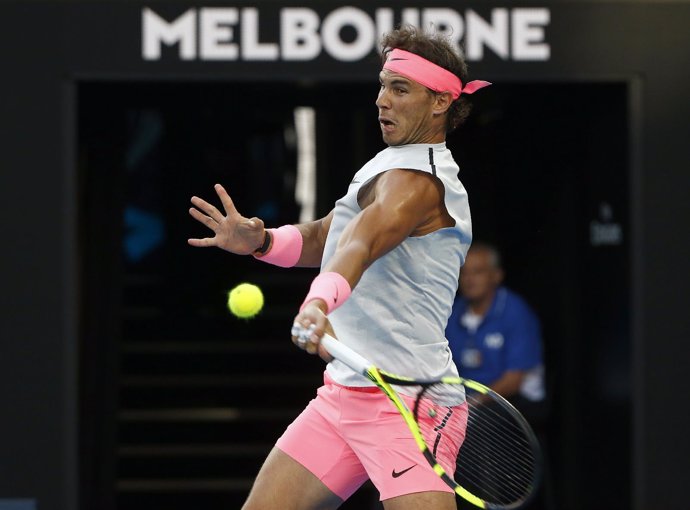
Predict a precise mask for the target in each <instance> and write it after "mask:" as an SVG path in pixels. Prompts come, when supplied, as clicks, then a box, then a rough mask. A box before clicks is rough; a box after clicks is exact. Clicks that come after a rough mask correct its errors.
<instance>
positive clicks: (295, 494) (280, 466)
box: [242, 448, 342, 510]
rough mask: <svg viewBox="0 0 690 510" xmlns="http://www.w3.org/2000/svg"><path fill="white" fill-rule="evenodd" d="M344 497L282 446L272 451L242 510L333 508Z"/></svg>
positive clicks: (326, 509)
mask: <svg viewBox="0 0 690 510" xmlns="http://www.w3.org/2000/svg"><path fill="white" fill-rule="evenodd" d="M341 504H342V500H341V499H340V498H339V497H338V496H336V495H335V494H334V493H333V492H331V491H330V490H329V489H328V487H326V486H325V485H324V484H323V483H322V482H321V481H320V480H319V479H318V478H317V477H316V476H314V474H312V473H311V472H310V471H308V470H307V469H306V468H305V467H304V466H302V465H301V464H300V463H299V462H297V461H296V460H294V459H293V458H292V457H290V456H289V455H287V454H285V453H283V452H282V451H280V450H279V449H278V448H273V450H271V453H269V454H268V457H267V458H266V461H265V462H264V465H263V466H262V467H261V469H260V470H259V474H258V475H257V477H256V480H255V481H254V486H253V487H252V490H251V491H250V493H249V496H248V498H247V501H246V502H245V504H244V506H243V507H242V510H331V509H335V508H338V507H339V506H340V505H341Z"/></svg>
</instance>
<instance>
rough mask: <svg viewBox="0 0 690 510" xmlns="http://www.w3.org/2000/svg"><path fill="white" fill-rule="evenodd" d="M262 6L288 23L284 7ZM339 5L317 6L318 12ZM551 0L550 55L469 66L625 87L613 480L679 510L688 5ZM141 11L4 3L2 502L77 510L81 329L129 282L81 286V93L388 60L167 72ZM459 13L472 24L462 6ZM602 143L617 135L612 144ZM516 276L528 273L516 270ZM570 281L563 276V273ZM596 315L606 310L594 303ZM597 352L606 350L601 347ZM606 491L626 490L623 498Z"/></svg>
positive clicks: (684, 388)
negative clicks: (622, 321)
mask: <svg viewBox="0 0 690 510" xmlns="http://www.w3.org/2000/svg"><path fill="white" fill-rule="evenodd" d="M149 5H161V12H164V11H165V12H169V13H171V15H172V16H176V15H179V14H180V13H181V12H183V11H184V10H186V9H187V8H189V7H192V6H195V5H196V6H201V4H195V3H189V4H185V5H181V4H176V5H173V6H169V5H165V4H159V3H155V4H154V3H152V4H149ZM237 5H239V3H238V4H237ZM243 5H244V4H243ZM247 5H249V4H247ZM261 5H266V6H267V9H273V10H272V11H270V10H269V12H275V9H276V8H277V6H279V5H280V4H277V3H268V2H266V3H265V4H263V3H262V4H261ZM340 5H342V4H340V3H337V2H321V3H319V4H318V6H319V7H318V9H324V10H332V9H334V8H336V7H338V6H340ZM401 5H402V4H401ZM404 5H409V6H417V7H420V6H421V4H413V3H404ZM543 5H549V8H550V11H551V22H550V24H549V26H548V30H547V32H546V33H547V39H548V41H549V43H550V46H551V58H550V60H548V61H545V62H515V61H502V60H500V59H498V58H496V57H495V56H490V55H489V56H487V58H485V59H484V60H482V61H479V62H475V63H472V66H471V69H472V73H473V75H474V76H477V77H482V78H486V79H489V80H492V81H494V82H496V83H497V85H498V84H500V83H501V82H504V83H513V84H518V85H519V84H521V83H522V84H529V83H539V84H541V86H543V85H544V84H549V83H554V84H557V83H561V84H563V83H567V84H577V83H582V84H592V83H595V84H596V83H617V84H621V85H620V86H621V87H623V88H624V89H625V93H624V97H625V101H627V109H626V113H625V119H624V120H625V125H626V126H627V130H628V131H627V143H626V144H625V145H626V147H627V162H626V165H627V169H628V172H629V173H628V175H627V177H626V179H625V180H626V181H627V182H626V184H627V190H628V213H629V218H628V221H627V224H628V225H629V231H627V232H626V234H627V236H626V239H627V242H628V243H629V244H628V246H627V249H628V253H629V259H628V261H629V264H630V267H629V278H628V282H629V291H630V294H629V310H627V316H628V317H629V318H628V320H627V322H628V324H626V327H629V331H630V334H629V336H630V344H629V348H628V351H629V352H628V354H629V355H630V362H629V366H628V368H629V370H630V373H631V383H632V392H631V403H632V405H631V417H632V423H631V425H630V427H631V438H630V450H629V461H630V465H626V461H622V462H621V463H620V464H619V466H618V468H619V469H620V470H621V471H626V470H629V471H628V472H629V473H630V476H629V480H630V484H629V485H630V489H629V490H630V493H631V494H630V497H629V498H626V499H629V500H630V502H631V503H630V504H631V507H632V508H635V509H643V508H644V509H648V508H669V509H676V508H677V509H681V508H684V507H685V504H684V501H685V495H684V494H685V491H684V487H685V486H686V485H687V483H688V481H690V472H689V471H688V463H687V460H686V459H687V458H688V455H689V454H690V451H689V450H688V442H687V441H683V437H684V433H685V431H687V430H688V427H689V426H690V423H688V415H689V414H688V413H687V410H686V400H687V397H686V395H687V392H688V385H687V383H686V377H685V372H686V362H685V360H686V359H687V357H688V348H687V346H686V342H687V338H688V334H689V333H690V324H689V323H688V315H687V314H686V313H685V310H684V308H685V306H684V305H685V303H686V298H685V295H684V291H685V289H686V288H688V286H689V285H690V281H689V280H690V272H689V271H687V269H686V268H685V262H686V260H687V258H688V255H690V246H689V245H690V240H689V237H690V236H688V235H687V231H688V227H689V223H690V210H689V209H690V207H689V206H688V200H687V196H688V184H690V179H689V178H688V174H687V169H688V168H690V152H689V151H688V150H687V142H686V140H687V139H688V135H689V134H690V132H689V131H690V129H689V126H688V121H687V119H688V115H689V114H690V111H689V110H690V102H689V101H687V99H686V94H687V90H688V86H689V85H690V80H689V78H688V73H687V72H686V69H685V66H686V64H687V62H688V61H689V60H690V58H689V57H690V55H689V54H688V53H689V52H690V36H689V35H688V31H687V26H688V22H689V21H690V5H688V3H686V2H667V3H663V2H653V3H652V2H601V3H588V2H554V3H552V4H543ZM491 6H496V7H505V5H500V4H493V3H492V4H491V5H482V6H477V10H478V12H480V13H485V14H486V13H487V12H488V10H489V9H490V7H491ZM142 7H143V4H138V3H136V2H123V3H117V2H64V3H63V2H52V3H51V2H8V3H2V4H0V52H1V53H0V55H2V58H1V59H0V65H1V66H2V67H1V69H2V80H0V148H1V149H2V150H1V151H0V217H1V218H2V220H1V222H0V228H1V231H0V238H1V239H2V240H3V250H2V255H1V256H0V260H1V261H2V263H1V265H0V267H1V273H0V281H1V282H2V284H3V294H2V303H3V307H2V312H1V313H0V374H2V376H1V379H0V409H1V412H2V414H1V416H2V421H1V422H0V498H19V497H26V498H35V499H37V500H38V502H39V505H40V508H46V509H51V508H55V509H63V508H65V509H68V508H69V509H71V508H77V500H78V493H79V473H78V470H77V465H78V444H79V434H80V430H79V428H78V421H79V420H78V416H79V408H80V404H79V402H80V400H79V395H80V391H82V392H83V391H84V388H80V385H79V366H80V353H81V355H83V352H82V350H81V349H80V341H83V340H84V338H83V335H82V334H81V331H82V328H83V324H84V322H85V321H86V322H88V321H92V322H94V321H95V322H98V317H97V316H91V315H89V316H86V317H85V316H84V315H85V314H86V311H88V310H90V309H91V308H89V306H87V305H88V303H85V302H84V301H85V299H86V298H87V297H88V296H92V295H97V294H98V289H99V285H101V284H102V285H103V286H104V289H108V290H107V291H106V290H104V292H110V290H111V286H109V284H108V279H109V278H116V277H117V276H116V273H113V272H112V271H110V272H106V274H105V276H104V279H103V281H102V282H101V281H93V280H88V281H84V280H83V277H82V276H81V275H83V274H84V268H85V266H86V265H88V263H89V261H88V260H86V259H85V258H86V257H87V255H86V254H85V252H84V251H83V250H82V249H80V244H79V242H78V241H79V240H78V234H79V231H80V230H79V228H81V227H80V225H83V222H84V218H83V217H80V216H79V214H80V212H83V211H84V210H90V209H84V207H83V204H84V200H85V197H84V196H83V193H84V189H83V188H82V187H80V184H79V180H78V168H79V164H78V163H79V153H78V151H77V132H78V127H77V125H78V122H77V111H78V110H77V106H78V104H79V90H80V89H79V84H80V83H84V82H106V83H107V82H109V81H118V80H120V81H121V80H124V81H132V80H139V81H142V80H143V81H146V80H156V81H162V82H166V81H167V82H175V81H179V80H182V79H187V80H195V81H227V82H237V81H239V82H248V81H253V82H257V81H261V80H266V81H270V79H271V77H276V76H280V78H281V79H282V80H284V81H287V82H294V83H298V82H308V81H314V82H317V83H321V84H326V85H327V84H329V83H342V82H351V83H365V82H368V81H369V80H371V77H372V76H375V73H376V72H377V69H378V64H377V63H376V58H375V57H373V58H368V59H364V60H363V61H360V62H354V63H348V64H344V63H342V62H337V61H334V60H332V59H329V58H328V57H327V56H322V57H319V59H317V61H314V62H302V63H284V62H283V63H274V64H271V65H270V66H269V65H268V64H265V63H257V62H253V63H248V62H234V63H227V62H224V63H221V62H199V61H194V62H181V61H179V59H176V58H174V55H173V54H172V52H171V53H169V54H166V58H164V59H163V60H162V61H159V62H146V61H144V60H143V59H142V58H141V51H140V45H141V35H140V30H141V21H140V17H141V8H142ZM511 7H513V5H511ZM363 8H365V9H373V7H371V6H369V5H367V6H366V7H364V6H363ZM456 8H457V9H458V11H462V10H463V9H464V8H465V6H462V7H460V6H458V7H456ZM269 71H270V73H269V74H267V73H268V72H269ZM267 76H268V77H267ZM570 90H571V92H572V93H571V94H570V96H569V101H571V103H572V104H575V105H578V107H580V108H582V109H587V108H592V107H596V102H593V101H591V100H590V101H583V100H582V99H583V96H582V95H580V94H578V91H577V87H576V86H575V87H572V88H571V89H570ZM103 91H104V92H107V90H106V89H104V90H103ZM584 96H585V97H587V94H584ZM559 97H560V96H559ZM613 97H621V96H620V95H615V94H614V96H613ZM110 100H111V98H110V97H109V95H108V94H107V93H104V94H103V95H102V97H96V98H95V99H93V101H94V102H96V103H97V102H98V101H102V102H103V103H104V104H108V102H109V101H110ZM179 100H180V101H181V102H182V101H184V97H180V98H179ZM559 100H560V101H562V100H563V99H559ZM531 101H538V97H531ZM480 106H481V105H478V111H479V107H480ZM535 111H539V109H538V108H536V109H535ZM525 114H526V115H529V112H526V113H525ZM583 129H587V127H583ZM596 134H597V136H599V137H602V138H606V133H605V132H597V133H596ZM101 143H102V144H103V146H102V147H100V150H101V151H102V152H105V153H107V151H108V150H112V147H110V144H116V143H117V140H109V139H104V140H102V142H101ZM603 143H604V144H606V142H605V141H604V142H603ZM535 150H538V147H537V148H536V149H535ZM566 157H569V156H566ZM612 164H615V162H612ZM101 193H102V194H100V195H96V196H99V197H103V200H104V202H103V203H102V204H101V203H95V204H93V205H92V207H94V208H99V207H100V206H102V207H104V208H107V207H108V205H109V203H110V202H108V201H109V200H112V201H113V202H116V201H117V197H116V196H115V197H113V196H110V195H109V194H108V193H107V191H103V190H101ZM91 200H92V201H93V196H92V197H91ZM592 202H593V203H596V200H594V201H592ZM181 207H186V205H185V206H181ZM487 207H488V206H487ZM487 223H490V222H489V220H487ZM94 228H95V229H96V230H97V226H96V227H94ZM594 262H595V263H596V260H595V261H594ZM514 264H515V267H516V268H517V267H518V266H519V261H515V262H514ZM595 265H596V264H595ZM101 267H102V266H101ZM563 271H564V274H566V275H567V268H564V269H563ZM513 272H514V271H513ZM113 274H115V276H113ZM523 278H524V277H523ZM569 278H572V276H569ZM583 278H587V275H586V274H585V275H583ZM592 278H594V276H592ZM516 280H518V281H519V277H517V276H516ZM525 286H526V287H527V288H528V287H529V285H528V284H525ZM89 288H90V289H91V290H88V291H87V290H85V289H89ZM596 297H597V296H595V298H596ZM112 298H113V299H114V300H116V299H117V296H113V297H112ZM590 313H591V314H596V313H598V311H597V308H596V307H592V309H591V310H590ZM571 319H572V317H571ZM567 320H568V318H566V321H567ZM116 326H117V325H113V327H116ZM99 327H101V328H103V329H104V330H107V329H108V323H107V322H103V321H101V322H100V323H99ZM572 340H573V342H577V341H578V339H575V338H574V339H572ZM568 345H571V343H569V344H566V345H565V347H564V348H565V349H566V350H567V349H568V348H569V347H568ZM571 347H572V346H571ZM584 349H586V350H587V349H589V351H586V352H590V353H595V352H597V351H596V346H590V347H587V346H585V347H584ZM101 354H102V353H101ZM592 355H594V354H592ZM592 366H594V365H592ZM576 368H577V367H572V366H570V367H568V371H567V373H566V375H567V377H568V378H571V379H572V381H571V384H572V387H571V389H570V392H566V393H565V398H566V401H565V402H564V405H570V404H572V405H575V404H577V402H578V400H577V398H578V397H577V395H579V394H580V393H579V389H580V388H582V387H585V388H586V387H587V386H588V385H590V384H592V381H596V380H597V378H596V377H594V374H593V373H589V372H586V371H585V372H582V371H579V370H577V369H576ZM564 387H565V385H564ZM584 393H585V394H590V393H596V389H594V390H593V389H592V388H587V389H586V390H585V391H584ZM567 399H571V400H567ZM585 405H586V403H585ZM573 412H574V413H575V412H577V411H573ZM566 425H567V424H566ZM621 425H622V424H621ZM571 426H572V425H571ZM591 426H596V424H595V423H593V424H591ZM566 428H567V427H566ZM611 433H612V434H613V433H614V432H613V431H611ZM565 439H566V440H567V438H565ZM94 462H95V463H98V461H97V460H95V461H94ZM587 468H588V466H584V467H583V469H587ZM593 478H595V480H594V481H593V482H592V483H594V484H596V485H598V486H602V485H603V486H605V487H606V485H607V483H610V482H608V481H607V480H605V479H602V477H601V476H596V477H593ZM585 481H586V480H585ZM564 483H565V484H566V485H567V484H568V483H570V484H571V486H570V487H569V489H568V491H569V493H570V494H573V495H574V494H576V493H578V492H579V491H582V492H586V489H585V488H583V487H581V486H577V485H573V482H572V481H570V482H568V481H565V482H564ZM608 490H609V491H610V492H615V490H616V487H609V488H608ZM581 501H582V504H583V506H582V508H596V506H595V505H596V503H593V502H591V501H587V499H586V498H585V497H582V499H581Z"/></svg>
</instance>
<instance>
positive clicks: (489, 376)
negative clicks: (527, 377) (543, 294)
mask: <svg viewBox="0 0 690 510" xmlns="http://www.w3.org/2000/svg"><path fill="white" fill-rule="evenodd" d="M466 312H467V301H466V300H465V299H464V298H463V297H462V296H458V297H457V298H456V299H455V302H454V303H453V310H452V313H451V315H450V319H449V320H448V325H447V327H446V338H448V342H449V343H450V348H451V350H452V352H453V359H454V361H455V363H456V365H457V366H458V370H459V371H460V375H461V376H462V377H464V378H466V379H473V380H475V381H478V382H480V383H482V384H485V385H487V386H489V385H491V384H493V383H494V382H495V381H496V380H498V379H499V378H500V377H501V375H502V374H503V372H505V371H506V370H524V371H528V370H531V369H536V368H538V367H539V366H541V364H542V343H541V326H540V323H539V319H538V317H537V316H536V314H535V313H534V312H533V311H532V309H531V308H530V307H529V305H528V304H527V303H526V302H525V301H524V299H522V298H521V297H520V296H518V295H517V294H515V293H514V292H512V291H510V290H508V289H507V288H505V287H499V288H498V289H497V290H496V295H495V296H494V301H493V303H492V304H491V308H489V311H488V312H487V314H486V315H485V316H484V317H483V319H482V320H481V322H480V323H479V324H478V326H477V329H476V331H472V330H471V329H470V328H468V327H467V326H466V325H464V324H463V322H465V321H463V320H462V317H463V315H465V313H466Z"/></svg>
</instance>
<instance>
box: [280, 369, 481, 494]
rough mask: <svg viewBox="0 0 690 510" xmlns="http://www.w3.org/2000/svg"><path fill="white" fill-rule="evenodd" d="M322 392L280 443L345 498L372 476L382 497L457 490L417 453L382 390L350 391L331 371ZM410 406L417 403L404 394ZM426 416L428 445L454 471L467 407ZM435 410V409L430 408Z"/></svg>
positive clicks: (441, 409)
mask: <svg viewBox="0 0 690 510" xmlns="http://www.w3.org/2000/svg"><path fill="white" fill-rule="evenodd" d="M324 383H325V384H324V386H322V387H321V388H319V389H318V391H317V396H316V398H315V399H313V400H312V401H311V402H310V403H309V405H307V407H306V408H305V409H304V411H303V412H302V413H301V414H300V415H299V416H298V417H297V419H295V421H294V422H293V423H292V424H291V425H290V426H289V427H288V428H287V430H286V431H285V433H284V434H283V435H282V436H281V437H280V439H278V441H277V443H276V446H277V447H278V448H279V449H280V450H282V451H283V452H285V453H286V454H288V455H289V456H290V457H292V458H293V459H295V460H296V461H297V462H299V463H300V464H302V465H303V466H304V467H306V468H307V469H308V470H309V471H311V472H312V473H313V474H314V475H316V476H317V477H318V478H319V480H321V481H322V482H323V483H324V484H325V485H326V487H328V488H329V489H330V490H331V491H332V492H334V493H335V494H336V495H337V496H339V497H340V498H341V499H343V500H345V499H347V498H348V497H350V496H351V495H352V494H353V493H354V492H355V491H356V490H357V489H358V488H359V487H360V486H361V485H362V484H363V483H364V482H365V481H366V480H367V479H371V481H372V482H373V484H374V485H375V486H376V488H377V489H378V490H379V493H380V495H381V500H382V501H383V500H386V499H389V498H393V497H396V496H402V495H404V494H412V493H414V492H427V491H443V492H453V491H452V489H451V488H450V487H448V486H447V485H446V484H445V483H444V482H443V481H442V480H441V478H440V477H439V476H438V475H436V473H434V471H433V469H432V468H431V466H429V463H428V462H427V461H426V459H425V458H424V456H423V455H422V453H421V452H420V451H419V447H418V446H417V443H415V441H414V439H413V438H412V434H411V433H410V430H409V429H408V428H407V425H406V424H405V422H404V420H403V418H402V417H401V416H400V413H399V412H398V411H397V409H395V407H394V406H393V403H392V402H391V401H390V400H388V397H386V396H385V395H384V394H383V393H382V392H381V390H379V389H378V388H374V387H366V388H349V387H345V386H341V385H339V384H336V383H334V382H333V381H332V380H330V378H329V377H328V376H327V375H326V376H325V381H324ZM403 398H404V400H405V403H406V404H407V405H408V407H410V408H411V406H412V405H413V400H414V399H412V398H410V397H403ZM436 411H437V412H436V413H435V414H436V415H435V417H433V418H432V417H429V416H428V414H427V413H424V417H423V418H422V419H421V422H420V426H421V429H422V432H423V434H424V437H425V439H426V443H427V445H428V446H429V448H430V449H431V450H432V451H434V450H435V455H436V458H437V460H438V462H439V464H441V465H442V466H443V468H444V469H445V470H446V472H448V473H449V474H450V475H452V474H453V473H454V472H455V461H456V458H457V455H458V451H459V449H460V445H461V444H462V441H463V439H464V438H465V428H466V426H467V404H462V405H460V406H456V407H437V408H436ZM432 414H433V413H432Z"/></svg>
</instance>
